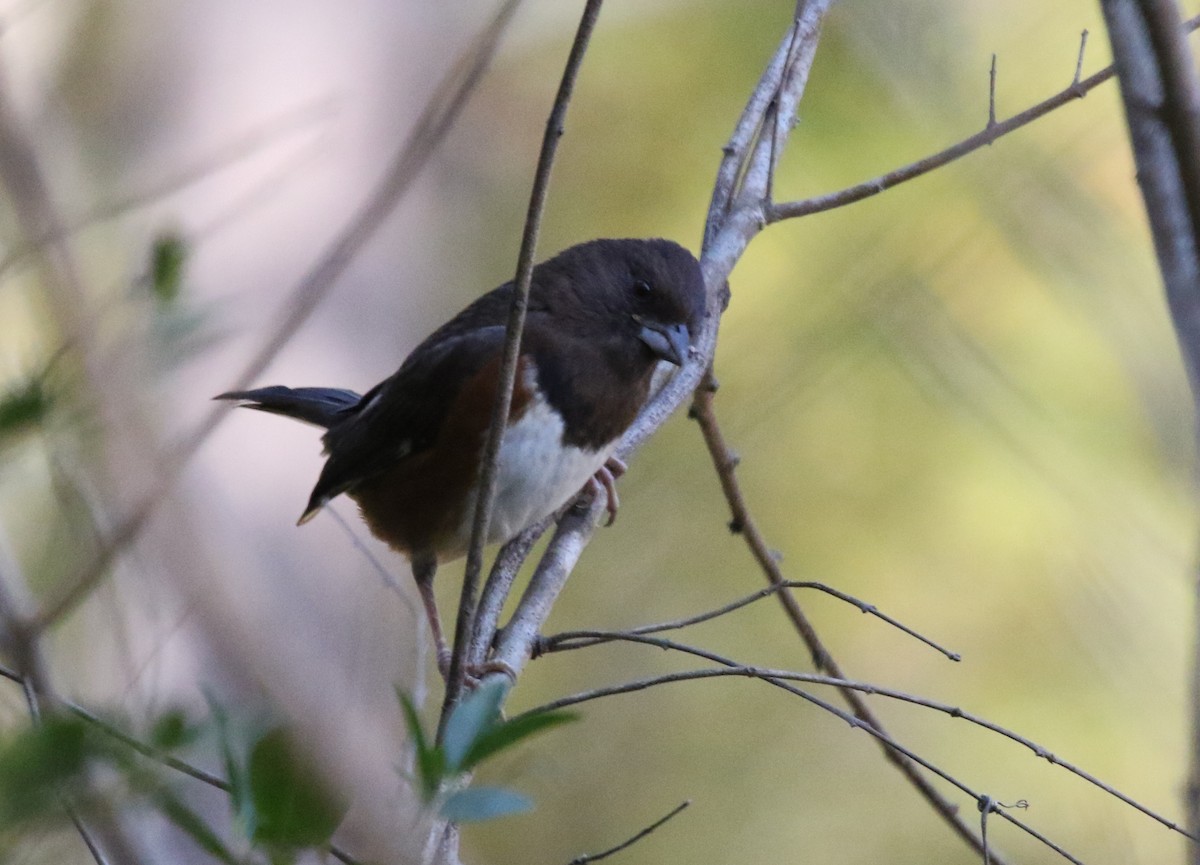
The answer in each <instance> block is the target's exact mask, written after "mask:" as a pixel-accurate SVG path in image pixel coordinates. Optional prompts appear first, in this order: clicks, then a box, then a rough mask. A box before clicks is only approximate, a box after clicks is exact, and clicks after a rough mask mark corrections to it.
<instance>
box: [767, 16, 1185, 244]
mask: <svg viewBox="0 0 1200 865" xmlns="http://www.w3.org/2000/svg"><path fill="white" fill-rule="evenodd" d="M1182 27H1183V30H1185V31H1186V32H1188V33H1191V32H1192V31H1194V30H1196V29H1197V28H1198V27H1200V15H1197V16H1196V17H1195V18H1191V19H1189V20H1187V21H1185V22H1184V23H1183V25H1182ZM1086 41H1087V40H1086V38H1085V39H1081V40H1080V53H1079V56H1080V60H1079V61H1077V64H1076V70H1077V71H1078V68H1079V66H1081V65H1082V57H1083V46H1084V43H1086ZM1115 74H1116V73H1115V71H1114V70H1113V67H1111V66H1106V67H1105V68H1104V69H1101V70H1100V71H1099V72H1097V73H1095V74H1094V75H1089V76H1088V77H1087V78H1085V79H1083V80H1082V81H1079V80H1077V79H1076V80H1073V81H1072V82H1071V84H1070V85H1069V86H1067V87H1064V88H1063V89H1062V90H1060V91H1058V92H1057V93H1055V94H1054V95H1053V96H1051V97H1050V98H1048V99H1045V100H1043V101H1041V102H1039V103H1037V104H1036V105H1031V106H1030V107H1029V108H1026V109H1025V110H1024V111H1022V112H1020V113H1019V114H1014V115H1013V116H1012V117H1010V118H1008V119H1007V120H1001V121H998V122H997V123H996V124H995V125H994V126H989V127H987V128H985V129H983V130H982V131H980V132H977V133H976V134H974V135H972V136H970V137H969V138H964V139H963V140H962V141H959V142H958V143H957V144H953V145H951V146H950V147H947V148H946V149H945V150H942V151H939V152H937V153H934V154H932V155H930V156H926V157H925V158H924V159H919V160H917V161H916V162H912V163H910V164H908V165H905V166H902V167H900V168H897V169H895V170H893V171H889V172H888V173H887V174H881V175H880V176H879V177H875V178H872V179H871V180H865V181H863V182H862V183H859V184H856V185H854V186H851V187H848V188H846V189H841V190H838V191H837V192H827V193H825V194H824V195H818V196H815V197H813V198H806V199H804V200H803V201H790V202H784V203H782V204H773V205H771V206H770V207H769V208H768V209H767V213H766V219H767V221H768V222H780V221H781V220H784V219H794V218H795V217H798V216H808V215H809V214H812V213H822V212H824V211H826V210H833V209H835V208H838V207H845V206H846V205H847V204H853V203H854V202H856V201H862V200H863V199H864V198H870V197H871V196H872V195H878V194H879V193H881V192H884V191H886V190H888V189H891V188H892V187H893V186H898V185H899V184H901V183H904V182H905V181H908V180H912V179H914V178H917V177H920V176H921V175H923V174H928V173H929V172H931V171H933V170H934V169H937V168H941V167H942V166H943V165H946V164H948V163H950V162H954V161H955V160H956V159H961V158H962V157H964V156H966V155H967V154H969V153H974V152H975V151H976V150H979V149H980V148H981V147H987V146H988V145H989V144H993V143H994V142H996V141H998V140H999V139H1001V138H1003V137H1004V136H1005V135H1008V134H1009V133H1010V132H1013V131H1015V130H1017V129H1020V128H1021V127H1022V126H1028V125H1029V124H1030V123H1032V122H1033V121H1035V120H1037V119H1039V118H1041V117H1044V116H1045V115H1047V114H1049V113H1050V112H1051V111H1054V110H1055V109H1057V108H1061V107H1062V106H1064V105H1066V104H1067V103H1068V102H1071V101H1073V100H1075V99H1082V98H1083V97H1084V96H1086V95H1087V94H1088V93H1090V92H1091V91H1092V90H1094V89H1095V88H1097V87H1099V86H1100V85H1101V84H1103V83H1104V82H1105V81H1108V80H1109V79H1110V78H1112V77H1113V76H1114V75H1115Z"/></svg>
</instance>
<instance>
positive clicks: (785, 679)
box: [514, 667, 1082, 865]
mask: <svg viewBox="0 0 1200 865" xmlns="http://www.w3.org/2000/svg"><path fill="white" fill-rule="evenodd" d="M729 677H743V678H749V679H758V680H761V681H764V682H766V683H768V684H771V685H774V686H776V687H778V688H781V689H782V690H785V691H787V692H788V693H790V694H793V695H794V696H797V697H800V698H801V699H803V700H805V701H807V702H809V703H812V704H813V705H815V706H817V707H818V708H821V709H824V710H825V711H826V712H829V713H830V714H832V715H834V716H836V717H837V718H839V719H841V720H842V721H844V722H845V723H846V724H848V725H849V726H850V727H851V729H857V730H863V731H864V732H866V733H867V734H868V735H870V736H872V737H874V738H875V739H877V740H878V741H879V742H880V744H882V745H883V746H884V747H885V749H886V750H888V751H895V752H897V753H899V754H901V755H903V756H904V757H905V758H906V759H907V760H910V761H912V762H913V763H916V764H917V765H919V766H921V767H922V768H924V769H926V770H927V771H929V772H931V773H933V774H934V775H937V776H938V777H939V778H941V779H942V780H944V781H946V782H947V783H949V784H951V785H953V786H954V787H956V788H958V789H959V790H961V791H962V792H963V793H965V794H966V795H967V796H969V797H971V799H972V800H974V801H975V802H979V801H980V799H981V798H982V794H980V793H976V792H975V791H974V790H972V789H971V788H970V787H968V786H967V785H966V784H965V783H964V782H962V781H960V780H959V779H958V778H956V777H955V776H954V775H951V774H950V773H949V772H947V771H945V770H944V769H941V768H939V767H938V766H937V765H935V764H934V763H931V762H930V761H929V760H927V759H925V758H924V757H922V756H920V755H919V754H917V753H916V752H914V751H912V750H910V749H908V748H906V747H905V746H903V745H901V744H900V743H899V742H897V741H896V740H895V739H893V738H892V737H891V736H890V735H888V734H887V733H885V732H883V731H881V730H878V729H876V728H875V727H873V726H872V725H871V724H869V723H867V722H866V721H863V720H862V719H861V718H858V717H856V716H854V715H851V714H850V713H848V712H846V711H845V710H844V709H839V708H838V707H837V706H835V705H833V704H832V703H829V702H827V701H825V700H822V699H821V698H820V697H817V696H815V695H814V694H810V693H809V692H807V691H804V690H802V689H800V688H797V687H795V686H794V685H790V684H788V683H789V681H803V682H816V683H817V684H830V685H833V684H839V683H837V682H835V681H833V680H832V679H830V678H829V677H822V678H824V679H825V681H818V678H817V677H816V676H815V675H814V674H811V673H794V672H791V671H789V670H768V669H763V668H760V667H722V668H720V669H703V670H686V671H681V672H675V673H663V674H661V675H658V676H651V677H647V678H644V679H637V680H635V681H632V682H624V683H621V684H619V685H610V686H608V687H603V688H594V689H592V690H589V691H582V692H580V693H578V694H572V695H570V696H567V697H561V698H559V699H557V700H553V701H551V702H549V703H546V704H544V705H541V706H537V707H535V708H533V709H529V710H528V711H526V712H522V713H521V714H520V715H518V716H517V718H523V717H526V716H528V715H533V714H535V713H537V712H545V711H552V710H556V709H562V708H566V707H568V706H575V705H578V704H580V703H584V702H589V701H591V700H598V699H601V698H603V697H611V696H614V695H617V694H629V693H634V692H637V691H644V690H646V689H647V688H653V687H657V686H659V685H667V684H673V683H675V682H688V681H698V680H704V679H720V678H729ZM841 684H844V685H847V686H848V685H850V684H856V685H862V683H850V682H845V683H841ZM839 686H840V685H839ZM862 686H863V687H866V688H870V687H872V686H867V685H862ZM880 693H882V691H881V692H880ZM514 720H515V719H514ZM995 813H998V814H1000V815H1001V816H1002V817H1004V819H1006V820H1008V821H1009V822H1010V823H1012V824H1013V825H1015V826H1017V827H1018V828H1019V829H1021V830H1022V831H1023V832H1026V833H1027V834H1029V835H1030V836H1031V837H1033V838H1035V839H1036V840H1038V841H1039V842H1041V843H1042V844H1044V845H1045V846H1047V847H1049V848H1050V849H1051V850H1053V851H1054V852H1055V853H1058V854H1059V855H1060V856H1062V857H1063V858H1064V859H1066V860H1067V861H1068V862H1072V863H1075V865H1082V863H1081V862H1080V860H1079V859H1077V858H1076V857H1074V856H1072V855H1071V854H1070V853H1068V852H1067V851H1066V850H1065V849H1063V848H1062V847H1060V846H1059V845H1058V844H1056V843H1055V842H1053V841H1051V840H1050V839H1049V838H1047V837H1046V836H1045V835H1042V834H1041V833H1040V832H1038V831H1037V830H1036V829H1034V828H1033V827H1032V826H1029V825H1027V824H1026V823H1024V822H1023V821H1021V820H1018V819H1017V818H1015V817H1013V816H1012V815H1011V814H1007V813H1006V812H1004V811H997V812H995ZM979 852H980V854H981V855H982V852H983V847H982V846H980V847H979ZM993 861H998V860H996V859H995V856H994V854H993Z"/></svg>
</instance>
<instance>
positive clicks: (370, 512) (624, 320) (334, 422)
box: [214, 238, 706, 676]
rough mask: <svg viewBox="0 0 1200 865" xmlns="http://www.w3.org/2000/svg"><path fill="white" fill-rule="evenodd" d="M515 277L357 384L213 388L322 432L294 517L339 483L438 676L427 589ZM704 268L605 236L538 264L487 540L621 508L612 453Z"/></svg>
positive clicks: (469, 460)
mask: <svg viewBox="0 0 1200 865" xmlns="http://www.w3.org/2000/svg"><path fill="white" fill-rule="evenodd" d="M513 292H514V283H513V282H511V281H510V282H507V283H504V284H503V285H501V286H499V287H498V288H495V289H493V290H492V291H490V292H488V293H486V294H484V295H482V296H481V297H479V298H478V299H477V300H475V301H474V302H473V303H471V304H470V305H468V306H467V307H466V308H465V309H463V310H462V311H461V312H459V313H458V314H457V315H456V316H454V317H453V318H451V319H450V320H449V321H447V322H446V323H445V324H443V325H442V326H441V327H439V328H437V329H436V330H435V331H434V332H433V333H432V334H430V335H429V336H428V337H427V338H426V339H425V340H424V341H422V342H421V343H420V344H418V345H417V347H416V348H415V349H413V351H412V352H411V353H410V354H409V355H408V357H407V358H406V359H405V360H404V362H403V363H402V364H401V365H400V368H399V369H398V370H397V371H396V372H395V373H393V374H392V375H391V376H389V377H388V378H386V379H384V380H383V381H382V382H380V383H379V384H377V385H375V386H374V387H373V388H371V389H370V390H368V391H367V392H366V393H365V394H362V395H361V396H360V395H359V394H358V393H356V392H355V391H352V390H346V389H342V388H331V387H297V388H291V387H284V386H280V385H274V386H270V387H262V388H257V389H253V390H236V391H228V392H225V393H222V394H219V395H218V396H216V397H214V399H217V400H229V401H233V402H236V403H237V404H238V405H241V406H243V407H246V408H251V409H256V410H258V411H264V412H270V413H273V414H279V415H284V416H286V417H289V418H293V419H295V420H298V421H303V422H305V423H309V424H312V425H315V426H317V427H320V428H322V429H324V430H325V433H324V435H323V437H322V442H323V444H324V454H325V457H326V460H325V464H324V467H323V468H322V470H321V472H320V475H319V477H318V479H317V482H316V485H315V486H314V488H313V490H312V494H311V496H310V497H309V500H308V504H307V506H306V507H305V509H304V513H303V514H302V515H301V517H300V519H299V522H298V525H303V524H304V523H307V522H308V521H309V520H311V519H312V518H313V517H314V516H315V515H316V514H317V513H318V512H319V511H320V510H321V509H322V508H323V507H324V506H325V505H326V504H328V503H329V501H330V500H331V499H333V498H335V497H337V496H339V495H342V494H345V495H347V496H349V498H351V499H352V500H353V501H355V502H356V503H357V505H358V509H359V511H360V513H361V515H362V518H363V520H364V521H365V522H366V524H367V526H368V528H369V529H370V531H371V532H372V534H374V535H375V536H376V537H377V538H378V539H379V540H381V541H383V542H384V543H386V544H387V545H388V546H390V547H391V548H392V549H393V550H395V551H396V552H398V553H400V554H402V555H403V556H405V557H407V558H408V560H409V562H410V563H411V566H412V571H413V577H414V579H415V582H416V585H417V589H418V592H419V594H420V596H421V600H422V603H423V605H424V608H425V613H426V616H427V618H428V620H429V625H430V631H431V634H432V636H433V639H434V642H435V643H436V647H437V662H438V669H439V670H440V671H441V673H442V675H443V676H445V675H446V674H447V671H448V669H449V661H450V650H449V648H448V646H447V644H446V640H445V638H444V636H443V631H442V627H441V620H440V618H439V615H438V611H437V603H436V600H435V598H434V593H433V579H434V575H435V573H436V572H437V568H438V566H439V565H440V564H443V563H445V562H448V561H452V560H454V559H457V558H459V557H461V556H463V555H465V554H466V552H467V547H468V545H469V543H470V536H471V529H472V524H473V518H474V512H475V505H476V502H477V499H478V492H479V490H478V481H479V474H480V464H481V462H482V458H483V452H484V448H485V442H486V438H487V434H488V428H489V425H490V422H491V417H492V411H493V406H494V404H495V401H496V395H497V392H498V390H499V386H500V385H499V381H500V379H499V376H500V372H501V360H502V355H503V347H504V341H505V331H506V324H507V320H508V315H509V308H510V305H511V302H512V297H513ZM705 315H706V311H705V289H704V280H703V276H702V274H701V270H700V265H699V263H698V262H697V261H696V259H695V257H694V256H693V255H692V254H691V253H690V252H689V251H688V250H687V249H685V248H684V247H682V246H680V245H679V244H677V243H674V242H673V241H669V240H665V239H661V238H650V239H600V240H593V241H589V242H586V243H581V244H578V245H576V246H572V247H570V248H568V249H566V250H564V251H562V252H560V253H559V254H558V255H556V256H554V257H552V258H550V259H548V260H546V261H544V262H542V263H540V264H538V265H537V266H535V267H534V268H533V274H532V279H531V282H530V289H529V299H528V307H527V313H526V319H525V328H524V331H523V332H522V338H521V343H520V353H519V356H518V361H517V370H516V377H515V380H514V383H513V391H512V404H511V407H510V409H509V414H508V418H507V421H506V425H505V429H504V432H503V435H502V437H501V442H500V450H499V455H498V459H497V478H496V487H495V498H494V503H493V507H492V511H491V519H490V522H489V527H488V533H487V538H486V541H487V543H496V542H506V541H508V540H511V539H512V538H514V537H516V536H517V535H518V534H520V533H521V532H522V531H524V530H525V529H526V528H528V527H530V526H532V525H534V524H535V523H538V522H540V521H541V520H543V519H545V518H546V517H548V516H550V515H551V514H554V513H556V512H557V511H559V510H560V509H561V508H563V507H564V506H565V505H566V504H568V503H569V502H571V501H573V500H574V498H575V497H576V496H577V495H579V494H580V493H583V492H590V493H591V494H592V495H596V494H598V493H599V492H600V490H603V491H604V493H605V494H606V495H607V505H606V507H607V511H608V522H609V523H611V522H612V521H613V519H614V518H615V516H616V513H617V508H618V499H617V495H616V487H615V479H616V478H617V477H619V476H620V475H621V474H622V473H623V472H624V471H625V468H626V467H625V464H624V463H623V462H621V461H620V460H619V459H617V458H616V457H615V456H614V451H615V449H616V447H617V445H618V444H619V443H620V440H621V438H622V436H623V435H624V433H625V432H626V430H627V429H629V427H630V426H631V425H632V424H633V421H634V419H635V418H636V417H637V415H638V413H639V411H640V410H641V409H642V407H643V406H644V405H645V404H646V403H647V402H648V400H649V399H650V397H651V396H652V395H653V393H654V390H655V388H656V387H657V386H658V385H659V384H660V383H661V381H662V379H663V375H664V374H666V373H669V372H670V371H671V369H672V367H680V366H682V365H683V364H684V362H685V361H686V360H687V358H688V356H689V353H691V352H692V351H694V345H695V340H696V338H697V335H698V333H699V331H700V328H701V326H702V323H703V320H704V318H705Z"/></svg>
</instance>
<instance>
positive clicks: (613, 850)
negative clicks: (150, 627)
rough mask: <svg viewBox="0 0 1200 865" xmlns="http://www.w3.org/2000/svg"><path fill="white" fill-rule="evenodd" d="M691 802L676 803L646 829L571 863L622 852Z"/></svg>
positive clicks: (578, 864)
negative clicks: (614, 845)
mask: <svg viewBox="0 0 1200 865" xmlns="http://www.w3.org/2000/svg"><path fill="white" fill-rule="evenodd" d="M691 804H692V802H691V800H690V799H685V800H684V801H682V802H680V803H679V804H678V805H676V806H675V807H674V808H672V809H671V811H670V812H669V813H667V814H666V815H664V816H662V817H659V818H658V819H657V820H655V821H654V822H653V823H651V824H650V825H649V826H647V827H646V828H645V829H643V830H641V831H640V832H638V833H637V834H636V835H634V836H633V837H631V838H628V839H626V840H625V841H622V842H621V843H620V844H618V845H617V846H616V847H610V848H609V849H608V850H605V851H604V852H603V853H589V854H586V855H583V856H576V857H575V858H574V859H572V860H571V862H570V865H587V863H589V862H599V861H600V860H601V859H607V858H608V857H609V856H611V855H613V854H614V853H620V852H621V851H622V850H624V849H626V848H627V847H632V846H633V845H634V844H636V843H637V842H638V841H641V840H642V839H643V838H645V837H646V836H647V835H649V834H650V833H651V832H653V831H654V830H655V829H657V828H658V827H659V826H661V825H663V824H664V823H666V822H667V821H668V820H670V819H671V818H673V817H676V816H678V815H679V814H682V813H683V811H684V809H685V808H687V806H688V805H691Z"/></svg>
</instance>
